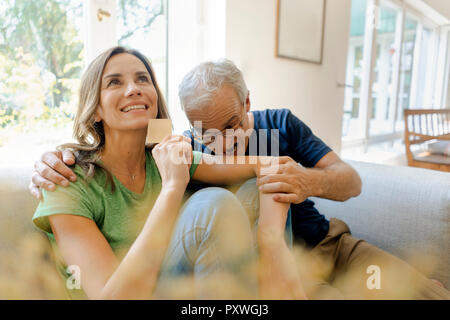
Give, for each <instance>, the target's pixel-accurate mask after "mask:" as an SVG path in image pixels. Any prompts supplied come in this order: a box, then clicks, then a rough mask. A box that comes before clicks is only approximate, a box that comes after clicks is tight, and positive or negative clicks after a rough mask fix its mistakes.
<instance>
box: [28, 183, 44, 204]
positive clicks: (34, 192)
mask: <svg viewBox="0 0 450 320" xmlns="http://www.w3.org/2000/svg"><path fill="white" fill-rule="evenodd" d="M28 190H30V193H31V195H32V196H33V197H35V198H36V199H38V200H42V194H41V190H39V188H38V187H37V186H36V185H35V184H34V183H33V182H30V184H29V185H28Z"/></svg>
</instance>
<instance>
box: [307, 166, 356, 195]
mask: <svg viewBox="0 0 450 320" xmlns="http://www.w3.org/2000/svg"><path fill="white" fill-rule="evenodd" d="M307 170H308V171H309V173H310V174H311V175H312V180H313V181H315V183H313V187H312V190H311V195H310V196H314V197H320V198H326V199H330V200H336V201H345V200H347V199H349V198H351V197H356V196H358V195H359V194H360V193H361V178H360V177H359V174H358V173H357V172H356V171H355V170H354V169H353V168H352V167H351V166H349V165H348V164H346V163H344V162H339V163H335V164H332V165H330V166H328V167H326V168H324V169H321V168H311V169H307Z"/></svg>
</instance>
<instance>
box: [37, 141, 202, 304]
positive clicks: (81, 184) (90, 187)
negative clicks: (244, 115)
mask: <svg viewBox="0 0 450 320" xmlns="http://www.w3.org/2000/svg"><path fill="white" fill-rule="evenodd" d="M193 154H194V160H193V163H192V165H191V168H190V170H189V174H190V176H191V177H192V175H193V174H194V172H195V170H196V168H197V165H198V163H200V159H201V157H202V154H201V153H200V152H196V151H194V152H193ZM145 169H146V177H145V186H144V191H143V192H142V193H141V194H138V193H135V192H133V191H130V190H129V189H127V188H126V187H125V186H124V185H123V184H122V183H121V182H120V181H119V180H118V179H117V178H116V177H114V175H113V180H114V183H115V191H114V192H112V189H111V184H109V185H108V186H106V185H105V183H106V173H105V172H104V171H103V170H101V169H97V170H96V171H95V174H94V177H93V179H92V180H91V181H89V183H88V182H86V180H85V173H84V171H83V169H82V168H81V167H80V166H78V165H75V166H74V168H73V171H74V173H75V174H76V175H77V181H76V182H72V183H70V184H69V186H68V187H65V188H64V187H60V186H57V187H56V190H55V191H53V192H48V191H46V190H42V191H43V192H42V195H43V199H42V200H41V201H40V202H39V205H38V207H37V209H36V212H35V213H34V216H33V223H34V224H35V225H36V226H37V227H38V228H39V229H41V230H43V231H44V232H45V233H46V234H47V236H48V238H49V240H50V242H51V244H52V247H53V249H54V252H55V254H56V262H57V267H58V271H59V273H60V274H61V275H62V277H63V279H64V281H66V280H67V279H68V278H69V274H68V273H67V272H66V265H65V263H64V262H63V260H62V258H61V256H60V255H59V253H58V250H57V246H56V241H55V238H54V235H53V233H52V230H51V227H50V223H49V220H48V216H50V215H54V214H72V215H78V216H83V217H86V218H88V219H91V220H93V221H95V223H96V225H97V226H98V228H99V230H100V231H101V233H102V234H103V235H104V237H105V238H106V240H107V241H108V243H109V244H110V246H111V248H112V250H113V251H114V253H115V254H116V256H117V257H118V259H122V258H123V256H124V255H125V253H126V252H127V251H128V249H129V247H130V246H131V245H132V244H133V242H134V241H135V239H136V238H137V236H138V235H139V233H140V231H141V229H142V227H143V225H144V223H145V221H146V219H147V216H148V214H149V213H150V211H151V209H152V208H153V205H154V203H155V201H156V199H157V197H158V195H159V193H160V191H161V176H160V175H159V171H158V168H157V166H156V163H155V161H154V159H153V157H152V155H151V152H150V151H149V150H146V164H145ZM64 284H66V283H64ZM66 289H67V288H66ZM66 291H67V293H68V295H69V297H70V298H75V299H77V298H81V299H83V298H86V296H85V295H84V293H83V291H82V290H76V289H71V290H66Z"/></svg>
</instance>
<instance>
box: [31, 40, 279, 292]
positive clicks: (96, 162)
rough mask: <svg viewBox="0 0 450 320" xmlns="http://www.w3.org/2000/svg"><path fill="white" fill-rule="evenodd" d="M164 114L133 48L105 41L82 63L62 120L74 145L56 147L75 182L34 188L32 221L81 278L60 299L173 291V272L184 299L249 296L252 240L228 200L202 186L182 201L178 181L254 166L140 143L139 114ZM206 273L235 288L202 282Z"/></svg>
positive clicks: (227, 180)
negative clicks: (69, 120)
mask: <svg viewBox="0 0 450 320" xmlns="http://www.w3.org/2000/svg"><path fill="white" fill-rule="evenodd" d="M168 117H169V114H168V112H167V109H166V106H165V103H164V100H163V96H162V94H161V92H160V91H159V88H158V85H157V82H156V79H155V76H154V73H153V71H152V68H151V66H150V63H149V62H148V61H147V59H146V58H145V57H144V56H142V55H141V54H140V53H138V52H137V51H132V50H126V49H124V48H122V47H115V48H112V49H110V50H107V51H106V52H104V53H103V54H101V55H100V56H98V57H97V58H96V59H95V60H94V61H93V62H92V63H91V64H90V65H89V67H88V69H87V71H86V72H85V74H84V76H83V78H82V81H81V88H80V99H79V107H78V111H77V116H76V118H75V123H74V136H75V137H76V139H77V140H78V144H71V145H65V146H64V147H66V148H67V147H71V148H73V149H75V150H76V151H77V165H76V166H75V169H74V172H75V173H76V174H77V176H78V179H77V182H75V183H72V184H71V185H70V186H69V187H67V188H58V189H57V190H56V191H55V192H45V191H44V194H43V201H41V202H40V204H39V206H38V208H37V210H36V212H35V215H34V217H33V221H34V223H35V224H36V225H37V226H38V227H39V228H41V229H42V230H44V231H45V232H47V234H48V235H49V238H50V240H51V241H52V243H53V244H56V246H55V248H57V249H58V252H59V255H58V256H59V257H60V258H59V259H60V264H61V266H62V265H67V266H72V267H71V270H78V271H79V274H74V275H72V276H71V277H70V278H69V279H68V281H72V280H73V279H74V276H79V277H80V279H81V288H82V291H81V290H78V291H77V290H69V294H70V295H71V296H72V297H77V296H78V295H79V294H81V295H82V296H83V295H84V294H85V295H86V296H87V297H88V298H91V299H104V298H112V299H120V298H126V299H146V298H154V297H157V298H158V297H164V298H173V297H177V296H176V295H174V292H175V291H174V290H173V289H171V287H172V288H173V286H172V285H173V282H172V280H173V279H174V276H175V279H177V280H179V279H185V278H181V277H180V276H181V275H189V274H194V276H195V281H193V283H192V282H190V281H187V282H183V284H184V286H183V287H184V288H185V287H186V286H187V287H189V288H191V289H192V290H188V294H189V297H190V294H191V293H192V292H191V291H193V292H195V297H200V298H202V297H203V298H206V297H207V298H226V297H230V295H233V296H234V297H235V298H236V297H237V298H251V297H256V296H255V295H256V293H257V292H256V291H255V290H257V283H256V280H257V279H256V273H255V272H254V271H255V269H252V268H251V266H253V265H254V263H255V259H254V257H255V250H254V246H253V244H252V241H253V239H252V234H251V229H250V224H249V221H248V217H247V216H246V212H245V210H244V209H243V207H242V206H241V204H240V202H239V201H238V200H237V198H236V197H235V196H234V195H233V194H232V193H231V192H228V191H226V190H224V189H220V188H207V189H204V190H202V191H200V192H198V193H196V194H194V195H193V196H192V197H191V198H190V199H189V200H188V201H187V202H186V203H185V204H184V205H183V206H182V202H183V195H184V192H185V190H186V186H187V184H188V182H189V180H190V178H192V179H195V180H199V181H202V182H206V183H214V184H231V183H236V182H239V181H243V180H245V179H248V178H250V177H253V176H255V174H256V172H257V166H256V165H251V164H245V165H242V164H240V165H214V164H207V163H212V161H207V162H205V163H200V162H201V161H200V160H201V159H202V157H206V155H202V154H200V153H196V152H192V150H191V147H190V144H189V139H187V138H185V137H180V136H170V137H167V138H166V139H164V141H162V142H161V143H159V144H158V145H156V146H155V147H154V148H152V149H151V150H150V149H147V148H146V146H145V139H146V132H147V125H148V119H150V118H168ZM174 155H179V156H180V157H181V158H183V159H184V160H185V161H182V162H181V163H180V161H174V159H173V156H174ZM190 163H192V164H190ZM180 207H181V209H180ZM282 210H283V211H284V212H286V211H287V208H283V209H282ZM281 226H282V227H283V225H282V224H281ZM268 230H269V228H268ZM281 230H284V229H281ZM269 233H270V232H269ZM73 266H75V268H74V267H73ZM61 271H62V272H63V273H64V269H61ZM218 274H219V275H220V276H221V277H222V278H221V279H226V280H224V282H223V283H228V284H230V283H231V284H239V286H236V287H235V286H233V285H231V286H228V287H227V286H222V287H221V288H220V290H218V289H217V288H215V287H214V286H213V287H212V288H211V281H209V280H211V279H215V277H216V276H217V275H218ZM67 276H68V275H67V274H66V277H67ZM223 277H225V278H223ZM188 279H189V278H188ZM69 287H70V286H69ZM72 287H73V286H72ZM236 288H238V289H236ZM221 294H223V295H222V296H221Z"/></svg>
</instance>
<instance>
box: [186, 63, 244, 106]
mask: <svg viewBox="0 0 450 320" xmlns="http://www.w3.org/2000/svg"><path fill="white" fill-rule="evenodd" d="M225 84H226V85H229V86H230V87H232V88H233V89H234V90H235V91H236V93H237V95H238V97H239V99H240V100H241V102H242V103H244V102H245V99H246V98H247V94H248V90H247V85H246V84H245V81H244V78H243V76H242V72H241V71H240V70H239V69H238V68H237V67H236V65H235V64H234V63H233V62H232V61H231V60H228V59H220V60H217V61H208V62H204V63H201V64H199V65H198V66H196V67H195V68H194V69H192V70H191V71H189V72H188V74H186V75H185V76H184V78H183V80H182V81H181V83H180V85H179V87H178V95H179V97H180V103H181V108H183V110H184V111H186V110H188V109H198V108H203V107H205V106H208V105H212V103H213V98H214V96H215V94H216V93H217V92H218V91H219V90H220V89H221V88H222V86H223V85H225Z"/></svg>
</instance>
